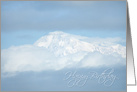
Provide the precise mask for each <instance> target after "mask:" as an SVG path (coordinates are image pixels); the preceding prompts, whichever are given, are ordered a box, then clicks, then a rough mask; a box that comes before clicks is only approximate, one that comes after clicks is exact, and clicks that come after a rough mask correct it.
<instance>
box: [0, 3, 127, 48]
mask: <svg viewBox="0 0 137 92" xmlns="http://www.w3.org/2000/svg"><path fill="white" fill-rule="evenodd" d="M53 31H63V32H67V33H72V34H76V35H82V36H89V37H122V38H124V39H125V38H126V32H125V31H126V1H107V2H106V1H88V2H87V1H85V2H84V1H80V2H76V1H71V2H70V1H68V2H67V1H46V2H44V1H35V2H32V1H27V2H26V1H22V2H18V1H14V2H8V1H3V2H2V7H1V33H2V36H1V39H2V46H1V47H2V49H3V48H8V47H10V46H11V45H15V46H19V45H23V44H30V43H31V44H32V43H34V42H35V41H36V40H37V39H38V38H40V37H41V36H44V35H46V34H48V33H49V32H53ZM102 34H103V35H102Z"/></svg>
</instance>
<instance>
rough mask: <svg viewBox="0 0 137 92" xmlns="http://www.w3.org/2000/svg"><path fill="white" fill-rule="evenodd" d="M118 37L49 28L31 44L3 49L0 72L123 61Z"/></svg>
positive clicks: (124, 60)
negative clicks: (89, 35)
mask: <svg viewBox="0 0 137 92" xmlns="http://www.w3.org/2000/svg"><path fill="white" fill-rule="evenodd" d="M121 41H123V40H122V39H120V38H106V39H105V38H88V37H82V36H76V35H71V34H66V33H63V32H52V33H50V34H49V35H46V36H43V37H41V38H40V39H39V40H38V41H36V42H35V43H34V44H32V45H22V46H13V47H10V48H8V49H3V50H2V55H1V58H2V73H3V74H5V73H6V74H9V75H8V76H10V75H12V74H16V73H17V72H25V71H34V72H39V71H46V70H61V69H64V68H74V67H78V68H86V67H100V66H112V65H117V64H118V65H125V64H126V59H125V58H126V47H125V46H122V45H120V44H118V43H120V42H121Z"/></svg>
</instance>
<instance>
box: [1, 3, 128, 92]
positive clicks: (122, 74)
mask: <svg viewBox="0 0 137 92" xmlns="http://www.w3.org/2000/svg"><path fill="white" fill-rule="evenodd" d="M54 31H55V32H54ZM58 31H61V32H58ZM49 33H50V34H49ZM66 33H68V34H67V36H66V38H60V35H62V34H63V35H64V34H65V35H66ZM56 34H59V35H56ZM45 35H47V36H45ZM76 35H77V36H78V38H77V37H76V40H75V39H74V40H73V41H74V43H72V44H71V42H70V40H69V39H72V38H75V36H76ZM50 36H55V37H56V36H57V37H59V38H60V39H61V40H62V41H64V43H67V42H65V41H66V40H67V41H68V43H69V42H70V43H69V44H68V43H67V45H64V48H63V50H62V49H61V48H60V47H59V48H58V49H59V50H60V49H61V51H68V50H66V49H65V48H66V47H67V46H69V45H70V46H71V45H72V47H75V46H73V45H75V43H77V42H78V43H80V46H79V47H80V49H78V50H80V52H76V53H73V54H70V55H68V56H64V57H60V56H58V57H56V56H55V55H54V52H57V54H58V50H57V51H56V50H55V51H53V52H52V51H51V52H50V48H49V49H47V48H45V47H44V46H43V47H40V46H39V43H41V42H42V41H43V38H44V37H45V38H48V37H50ZM42 37H43V38H42ZM85 37H87V38H85ZM45 38H44V40H45ZM49 39H50V38H49ZM60 39H57V41H58V40H60ZM81 39H82V40H81ZM55 40H56V39H53V42H51V43H52V44H53V46H51V48H52V47H54V45H55V47H56V46H58V45H57V44H58V42H57V43H56V42H55ZM85 40H87V43H86V41H85ZM36 41H37V42H36ZM75 41H76V42H75ZM84 41H85V42H84ZM34 43H36V44H34ZM45 43H46V44H47V42H46V41H45ZM81 43H86V46H87V47H92V46H93V48H92V49H94V46H97V48H99V50H95V51H94V52H92V50H91V49H87V47H86V46H85V47H84V46H83V44H82V45H81ZM109 47H111V48H109ZM75 49H76V50H77V47H76V48H75ZM81 49H82V50H83V51H81ZM1 50H2V56H1V57H2V59H1V60H2V66H1V67H2V79H1V81H2V82H1V85H2V86H1V87H2V91H55V90H56V91H60V90H62V91H72V90H73V91H85V90H86V91H100V90H103V91H126V57H125V55H126V1H1ZM88 50H89V51H90V50H91V52H88ZM63 53H64V52H63ZM61 54H62V52H61ZM65 54H66V53H65ZM69 64H70V65H71V64H72V68H68V67H69ZM12 66H13V67H12ZM108 67H112V68H113V69H114V70H115V72H114V75H116V76H117V77H118V78H119V80H116V81H115V83H114V85H113V86H111V87H105V86H104V85H102V84H98V83H97V80H93V81H88V83H87V85H85V86H84V87H80V88H79V87H77V86H76V87H73V88H68V87H67V85H66V82H65V81H64V80H62V79H63V77H64V74H65V73H66V72H67V71H75V68H78V69H79V71H80V72H79V73H80V74H85V73H88V72H89V71H97V72H98V73H100V74H101V73H102V72H103V70H105V69H107V68H108ZM5 75H6V77H5ZM53 89H54V90H53Z"/></svg>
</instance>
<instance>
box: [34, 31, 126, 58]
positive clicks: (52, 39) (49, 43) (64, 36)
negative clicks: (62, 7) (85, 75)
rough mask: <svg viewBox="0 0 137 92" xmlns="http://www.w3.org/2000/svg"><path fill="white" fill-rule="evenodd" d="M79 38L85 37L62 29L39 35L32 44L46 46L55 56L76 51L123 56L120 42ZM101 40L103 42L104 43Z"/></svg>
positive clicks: (123, 51) (123, 52)
mask: <svg viewBox="0 0 137 92" xmlns="http://www.w3.org/2000/svg"><path fill="white" fill-rule="evenodd" d="M79 38H80V39H79ZM81 38H82V39H83V38H84V39H85V38H86V37H82V36H77V35H71V34H68V33H64V32H62V31H55V32H51V33H49V34H48V35H45V36H43V37H41V38H40V39H39V40H37V41H36V42H35V43H34V45H35V46H38V47H44V48H47V49H48V50H49V51H51V52H53V53H54V54H55V55H56V56H66V55H70V54H74V53H78V52H87V53H89V52H90V53H92V52H95V51H96V52H100V53H102V54H113V53H117V54H120V55H121V56H122V57H125V55H126V54H125V47H124V46H121V45H120V44H114V43H113V44H112V43H110V42H107V40H106V41H104V42H107V43H105V46H104V44H102V43H101V45H100V44H98V43H100V42H98V41H97V40H95V41H92V42H91V41H90V38H88V40H89V41H84V40H81ZM104 42H103V43H104Z"/></svg>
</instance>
